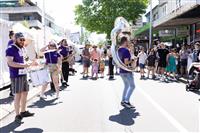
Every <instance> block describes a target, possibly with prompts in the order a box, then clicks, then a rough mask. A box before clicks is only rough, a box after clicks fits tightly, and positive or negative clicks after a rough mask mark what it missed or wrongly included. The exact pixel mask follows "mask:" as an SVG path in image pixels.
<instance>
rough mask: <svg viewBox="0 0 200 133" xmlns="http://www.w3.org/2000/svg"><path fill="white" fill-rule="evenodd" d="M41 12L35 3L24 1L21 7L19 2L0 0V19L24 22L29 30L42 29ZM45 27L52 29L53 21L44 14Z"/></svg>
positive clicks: (17, 0)
mask: <svg viewBox="0 0 200 133" xmlns="http://www.w3.org/2000/svg"><path fill="white" fill-rule="evenodd" d="M42 16H43V12H42V10H41V9H40V8H39V7H38V6H37V3H33V2H32V1H31V0H25V3H24V4H23V5H21V4H20V3H19V0H1V1H0V18H2V19H4V20H7V21H13V22H23V21H26V22H27V23H28V25H29V28H32V27H34V28H36V29H42V27H43V24H42ZM45 25H46V26H47V27H49V28H52V29H53V28H54V27H55V24H54V19H53V18H52V17H51V16H50V15H48V14H45Z"/></svg>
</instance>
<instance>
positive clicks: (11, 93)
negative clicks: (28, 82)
mask: <svg viewBox="0 0 200 133" xmlns="http://www.w3.org/2000/svg"><path fill="white" fill-rule="evenodd" d="M14 35H15V33H14V31H12V30H11V31H9V39H10V40H9V41H8V47H9V46H10V45H13V44H14V41H15V36H14ZM9 96H10V97H14V95H13V92H12V87H10V93H9Z"/></svg>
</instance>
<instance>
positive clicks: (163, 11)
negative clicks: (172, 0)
mask: <svg viewBox="0 0 200 133" xmlns="http://www.w3.org/2000/svg"><path fill="white" fill-rule="evenodd" d="M166 11H167V8H166V5H165V6H164V7H163V10H162V14H163V15H166Z"/></svg>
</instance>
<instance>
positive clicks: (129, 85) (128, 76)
mask: <svg viewBox="0 0 200 133" xmlns="http://www.w3.org/2000/svg"><path fill="white" fill-rule="evenodd" d="M128 45H129V44H128V39H127V38H126V37H122V38H121V41H120V48H119V50H118V53H119V57H120V59H121V61H122V62H123V63H124V64H125V65H127V67H128V66H130V64H131V63H132V60H131V54H130V52H129V49H128ZM120 76H121V78H122V80H123V82H124V91H123V95H122V101H121V105H122V106H124V107H126V108H133V107H134V106H133V105H131V103H130V97H131V95H132V93H133V90H134V89H135V83H134V78H133V73H132V72H130V71H126V70H124V69H122V68H120Z"/></svg>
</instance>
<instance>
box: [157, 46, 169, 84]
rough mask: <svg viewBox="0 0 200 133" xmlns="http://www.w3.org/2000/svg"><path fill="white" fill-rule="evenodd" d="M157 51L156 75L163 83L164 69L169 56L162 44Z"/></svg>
mask: <svg viewBox="0 0 200 133" xmlns="http://www.w3.org/2000/svg"><path fill="white" fill-rule="evenodd" d="M159 47H160V48H158V50H157V58H158V74H160V80H161V81H164V80H165V77H164V73H165V68H166V66H167V62H166V59H167V55H168V54H169V50H168V49H166V47H165V45H164V43H160V44H159Z"/></svg>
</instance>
